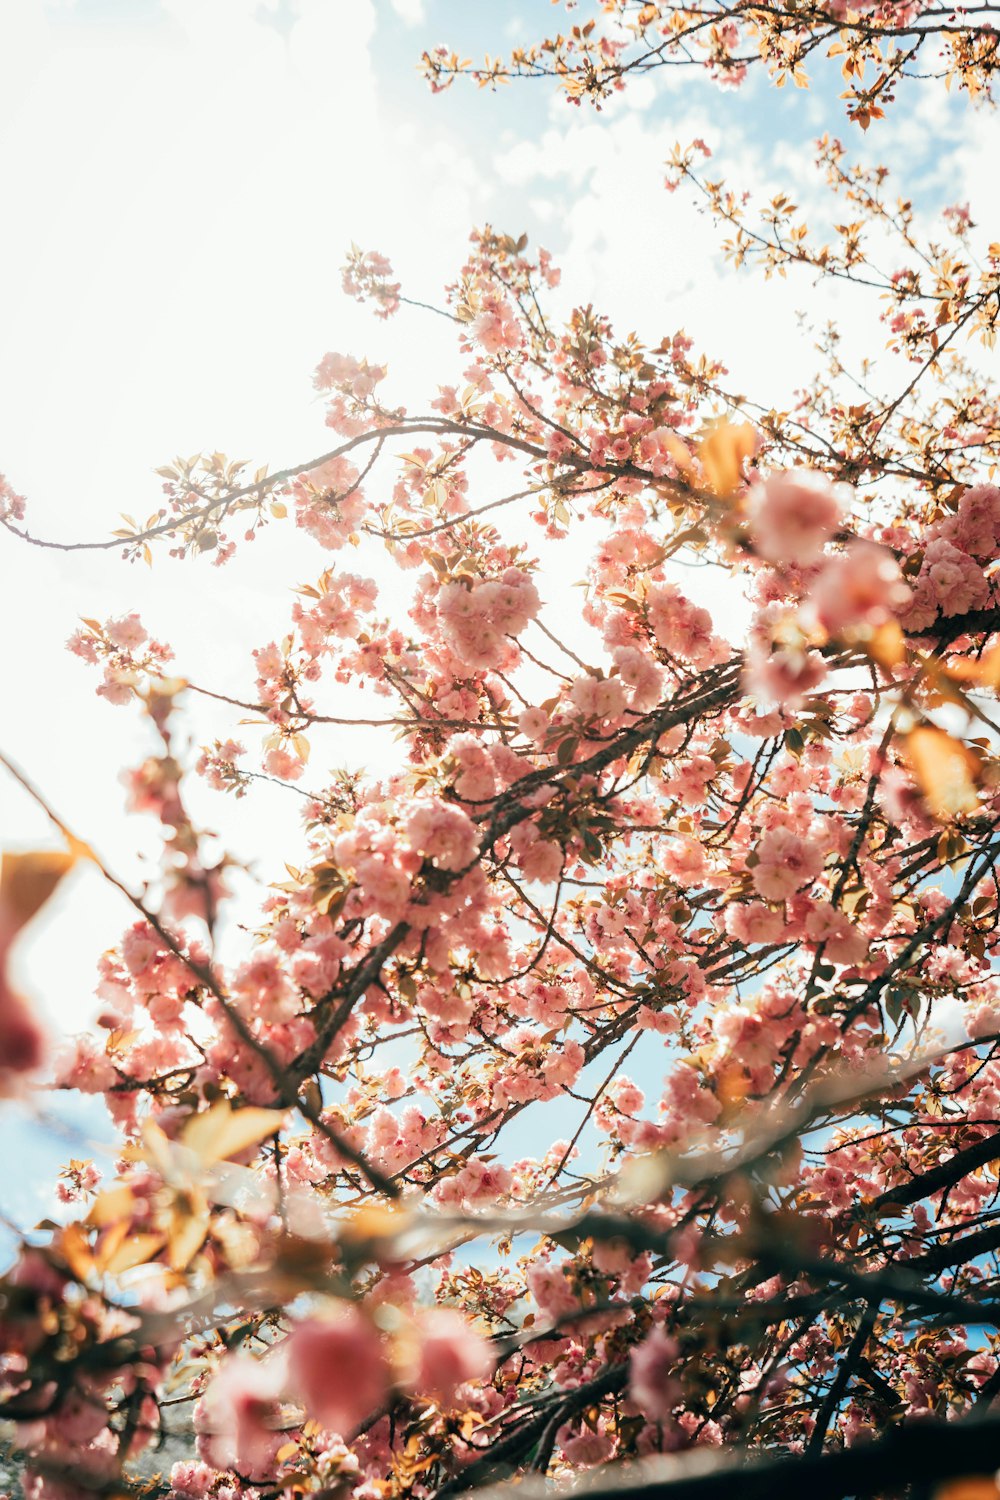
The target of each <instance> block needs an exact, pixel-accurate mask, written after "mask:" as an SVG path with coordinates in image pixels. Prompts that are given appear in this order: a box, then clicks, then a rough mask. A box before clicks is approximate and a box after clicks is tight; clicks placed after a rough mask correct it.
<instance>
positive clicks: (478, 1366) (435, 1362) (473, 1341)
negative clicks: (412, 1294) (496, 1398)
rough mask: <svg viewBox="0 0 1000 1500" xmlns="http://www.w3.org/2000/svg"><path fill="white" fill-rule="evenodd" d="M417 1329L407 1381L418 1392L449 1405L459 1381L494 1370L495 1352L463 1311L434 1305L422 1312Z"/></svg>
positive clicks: (483, 1377)
mask: <svg viewBox="0 0 1000 1500" xmlns="http://www.w3.org/2000/svg"><path fill="white" fill-rule="evenodd" d="M414 1332H415V1334H416V1337H417V1345H418V1346H417V1357H416V1364H415V1368H414V1370H413V1371H412V1374H411V1378H410V1380H409V1381H408V1384H409V1385H410V1386H411V1388H412V1389H413V1391H414V1392H415V1393H416V1394H417V1395H418V1396H430V1397H432V1398H433V1399H434V1400H435V1401H437V1402H438V1403H439V1405H441V1406H445V1407H449V1406H451V1405H452V1404H453V1403H454V1400H455V1393H456V1391H457V1390H458V1388H459V1386H460V1385H464V1384H465V1382H466V1381H469V1380H485V1379H486V1377H487V1376H488V1375H489V1374H490V1373H491V1371H492V1369H493V1366H494V1364H495V1359H494V1356H493V1354H492V1353H491V1352H490V1349H489V1346H488V1344H487V1343H486V1342H485V1340H483V1339H481V1338H480V1337H479V1335H478V1334H477V1333H474V1332H473V1330H472V1329H471V1328H470V1327H469V1324H468V1322H467V1321H466V1319H465V1318H463V1316H462V1314H461V1313H459V1312H455V1311H453V1310H452V1309H451V1308H449V1307H435V1308H431V1309H429V1310H428V1311H427V1312H422V1313H420V1315H419V1317H418V1319H417V1323H416V1327H415V1330H414Z"/></svg>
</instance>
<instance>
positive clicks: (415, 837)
mask: <svg viewBox="0 0 1000 1500" xmlns="http://www.w3.org/2000/svg"><path fill="white" fill-rule="evenodd" d="M404 826H405V829H406V837H407V840H408V842H409V844H410V847H411V848H412V849H414V850H415V851H416V852H417V853H418V854H420V855H422V856H423V858H424V859H429V860H430V861H431V863H432V864H434V865H436V866H437V868H438V869H439V870H462V869H464V868H465V866H466V865H468V864H471V862H472V860H473V859H474V858H475V854H476V850H477V848H478V847H479V836H478V834H477V832H476V827H475V824H474V823H473V822H472V821H471V819H470V818H469V815H468V814H467V813H465V812H463V811H462V809H461V808H460V807H456V806H455V805H454V803H451V802H443V801H442V800H441V799H440V798H439V797H430V798H427V799H426V800H425V801H421V802H417V803H415V804H414V806H413V809H412V811H411V812H410V813H408V815H407V818H406V822H405V825H404Z"/></svg>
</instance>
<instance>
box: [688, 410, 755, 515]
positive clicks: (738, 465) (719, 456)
mask: <svg viewBox="0 0 1000 1500" xmlns="http://www.w3.org/2000/svg"><path fill="white" fill-rule="evenodd" d="M756 451H757V434H756V432H755V431H754V429H753V428H752V427H751V426H750V424H749V422H738V423H733V422H719V423H718V424H717V425H716V426H715V427H713V428H712V429H711V431H710V432H709V433H708V434H707V436H706V437H704V438H703V439H702V441H701V443H700V444H699V445H698V459H699V462H700V463H701V466H702V469H703V470H704V472H705V478H706V479H707V480H708V484H709V487H710V488H711V489H712V490H713V491H714V492H715V494H716V495H719V496H720V497H721V498H723V499H726V498H728V497H729V496H730V495H732V494H733V493H734V492H735V490H736V489H737V487H738V486H739V484H740V481H741V479H742V477H743V464H744V462H745V460H746V459H748V458H752V457H753V455H754V453H756Z"/></svg>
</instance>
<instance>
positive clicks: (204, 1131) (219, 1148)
mask: <svg viewBox="0 0 1000 1500" xmlns="http://www.w3.org/2000/svg"><path fill="white" fill-rule="evenodd" d="M284 1123H285V1111H284V1110H280V1109H258V1108H256V1107H251V1108H248V1109H239V1110H234V1109H233V1107H232V1106H231V1104H230V1103H229V1100H228V1099H219V1100H217V1101H216V1103H215V1104H213V1105H212V1107H211V1109H207V1110H206V1111H205V1112H204V1114H200V1115H195V1116H194V1118H193V1119H191V1120H189V1121H188V1123H187V1124H186V1125H185V1127H184V1130H183V1131H182V1133H181V1141H182V1143H183V1145H185V1146H186V1147H187V1149H188V1150H189V1151H193V1152H194V1154H195V1156H197V1157H198V1158H199V1159H200V1160H201V1161H202V1162H204V1163H205V1165H206V1166H207V1165H208V1164H209V1163H211V1162H218V1161H227V1160H228V1159H229V1157H231V1156H238V1155H239V1153H240V1152H241V1151H246V1150H247V1148H248V1147H250V1146H256V1145H258V1143H259V1142H260V1141H263V1140H266V1139H267V1137H268V1136H269V1135H276V1134H277V1133H278V1131H279V1130H280V1129H281V1128H282V1126H283V1125H284Z"/></svg>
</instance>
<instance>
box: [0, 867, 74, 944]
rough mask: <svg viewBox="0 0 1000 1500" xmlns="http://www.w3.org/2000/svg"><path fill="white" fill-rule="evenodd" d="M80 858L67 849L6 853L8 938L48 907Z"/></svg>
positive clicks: (1, 890) (1, 873)
mask: <svg viewBox="0 0 1000 1500" xmlns="http://www.w3.org/2000/svg"><path fill="white" fill-rule="evenodd" d="M76 858H77V855H76V852H70V851H68V850H65V849H32V850H29V851H27V852H25V853H23V854H10V853H8V854H5V855H4V856H3V864H2V866H0V907H2V908H3V921H4V923H5V925H6V926H7V928H8V931H7V937H8V939H9V938H11V937H13V934H14V933H15V932H18V931H19V930H20V929H21V928H22V927H23V926H24V925H25V923H27V922H30V921H31V918H32V917H33V916H34V915H35V913H36V912H37V911H38V910H40V908H41V907H42V906H44V904H45V902H46V901H47V900H48V899H49V897H50V896H51V895H52V892H53V891H54V890H55V888H56V886H57V885H58V884H59V882H60V880H61V879H62V877H63V876H64V875H65V873H66V871H67V870H68V869H70V868H71V866H72V865H74V864H75V863H76Z"/></svg>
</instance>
